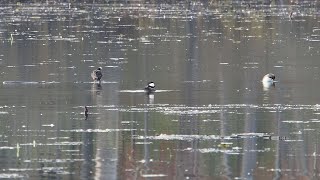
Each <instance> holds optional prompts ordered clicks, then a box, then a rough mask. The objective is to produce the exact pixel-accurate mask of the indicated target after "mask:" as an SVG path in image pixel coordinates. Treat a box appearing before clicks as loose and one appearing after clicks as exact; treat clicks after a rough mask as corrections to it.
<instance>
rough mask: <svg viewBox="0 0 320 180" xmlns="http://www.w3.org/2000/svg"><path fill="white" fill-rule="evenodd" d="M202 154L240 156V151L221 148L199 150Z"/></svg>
mask: <svg viewBox="0 0 320 180" xmlns="http://www.w3.org/2000/svg"><path fill="white" fill-rule="evenodd" d="M198 151H199V152H200V153H226V154H236V155H237V154H240V151H238V150H234V149H220V148H204V149H198Z"/></svg>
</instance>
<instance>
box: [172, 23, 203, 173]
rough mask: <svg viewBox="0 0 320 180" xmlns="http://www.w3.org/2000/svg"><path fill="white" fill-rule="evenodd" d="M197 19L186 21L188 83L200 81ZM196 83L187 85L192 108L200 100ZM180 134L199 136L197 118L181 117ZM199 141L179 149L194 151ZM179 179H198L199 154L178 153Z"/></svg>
mask: <svg viewBox="0 0 320 180" xmlns="http://www.w3.org/2000/svg"><path fill="white" fill-rule="evenodd" d="M196 26H197V24H196V19H194V18H192V19H191V20H190V21H186V34H188V36H189V38H187V42H186V44H187V55H186V60H187V62H186V70H185V76H186V79H185V80H187V81H197V80H199V73H200V72H199V67H198V66H199V64H198V63H199V59H198V53H199V52H198V50H199V49H198V45H199V42H198V37H197V33H196V32H197V31H196V30H197V28H196ZM195 85H196V84H195V83H187V84H185V88H184V89H185V90H184V91H185V93H184V97H183V98H182V99H184V100H185V101H186V102H185V103H184V104H186V105H187V106H192V105H193V104H197V103H196V102H195V101H196V100H198V97H195V96H196V95H195V94H194V93H196V90H195V88H196V87H195ZM179 134H182V135H198V134H199V121H198V119H197V116H188V115H181V116H180V118H179ZM198 143H199V141H198V140H195V141H192V142H191V143H190V142H186V141H179V142H178V149H181V150H183V149H186V148H190V146H191V148H192V149H193V150H196V149H198ZM176 156H177V161H178V162H177V165H178V167H177V178H178V179H181V178H182V177H197V176H198V172H199V171H200V170H199V164H198V153H197V151H191V152H190V151H183V152H177V155H176Z"/></svg>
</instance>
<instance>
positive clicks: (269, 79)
mask: <svg viewBox="0 0 320 180" xmlns="http://www.w3.org/2000/svg"><path fill="white" fill-rule="evenodd" d="M275 79H276V77H275V75H274V74H272V73H268V74H266V75H265V76H263V78H262V84H263V86H264V87H265V88H270V87H272V86H274V85H275Z"/></svg>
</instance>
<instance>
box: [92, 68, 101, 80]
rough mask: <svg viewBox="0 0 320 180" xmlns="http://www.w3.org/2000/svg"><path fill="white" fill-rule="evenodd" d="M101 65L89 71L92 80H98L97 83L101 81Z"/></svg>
mask: <svg viewBox="0 0 320 180" xmlns="http://www.w3.org/2000/svg"><path fill="white" fill-rule="evenodd" d="M101 69H102V68H101V67H99V68H98V69H96V70H93V71H92V73H91V77H92V79H93V80H94V82H99V84H100V83H101V78H102V72H101Z"/></svg>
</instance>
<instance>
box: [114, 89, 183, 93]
mask: <svg viewBox="0 0 320 180" xmlns="http://www.w3.org/2000/svg"><path fill="white" fill-rule="evenodd" d="M176 91H179V90H156V91H155V93H159V92H176ZM119 92H125V93H143V92H145V90H143V89H142V90H141V89H137V90H120V91H119Z"/></svg>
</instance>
